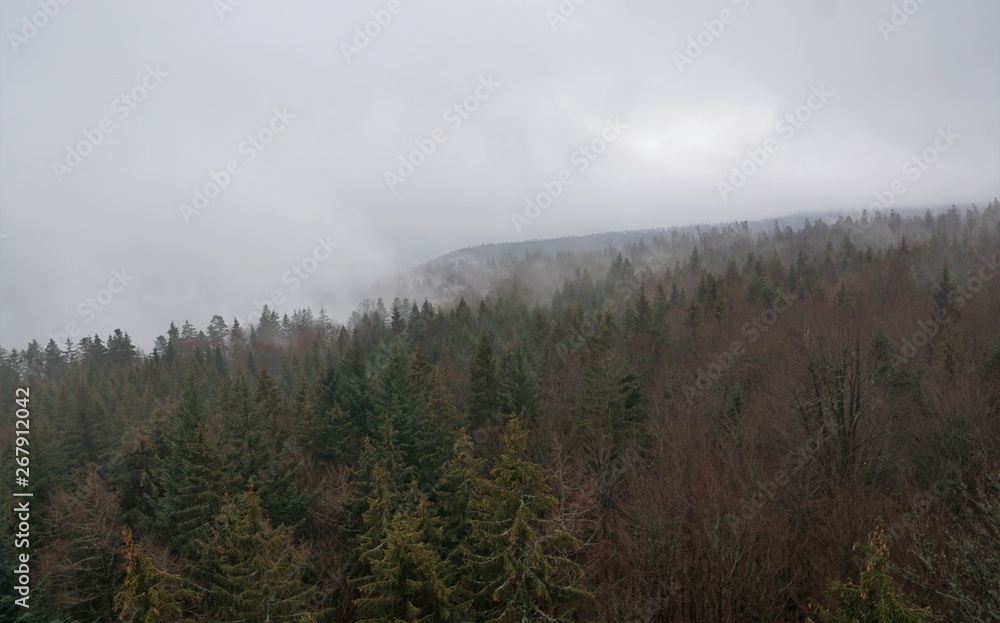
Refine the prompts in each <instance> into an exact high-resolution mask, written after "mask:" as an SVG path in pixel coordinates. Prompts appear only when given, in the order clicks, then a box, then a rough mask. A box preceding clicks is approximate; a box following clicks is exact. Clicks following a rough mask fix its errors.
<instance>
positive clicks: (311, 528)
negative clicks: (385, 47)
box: [0, 199, 1000, 623]
mask: <svg viewBox="0 0 1000 623" xmlns="http://www.w3.org/2000/svg"><path fill="white" fill-rule="evenodd" d="M494 251H495V252H494ZM518 251H523V253H519V254H515V253H514V252H512V251H511V250H510V249H507V250H506V251H503V250H490V251H489V252H488V253H487V252H483V253H482V254H480V255H477V254H475V253H474V252H471V251H470V252H466V253H463V254H462V255H460V256H457V257H453V258H451V259H450V260H448V261H442V262H440V263H437V264H435V263H432V264H429V265H427V266H425V267H423V268H422V269H421V270H422V273H421V274H419V275H418V277H417V281H416V283H413V284H407V286H406V287H407V289H406V291H401V292H400V293H399V296H398V297H396V298H394V300H387V299H388V297H386V298H377V299H373V300H366V301H365V302H363V303H362V305H361V306H360V308H359V309H358V310H357V311H356V312H355V314H354V315H353V316H352V317H351V319H350V320H349V321H348V322H347V323H346V324H344V325H341V324H337V323H334V322H332V321H331V320H330V319H329V318H328V317H327V316H326V314H325V313H324V312H323V311H322V310H321V311H320V312H318V313H313V312H312V311H311V310H308V309H303V310H296V311H294V312H292V313H291V314H282V315H281V316H279V315H278V313H277V312H276V311H274V310H271V309H265V310H264V312H263V313H262V314H261V316H260V318H259V319H258V320H257V322H256V323H255V324H253V325H251V326H242V325H240V324H239V323H238V322H233V323H230V322H227V320H226V319H224V318H223V317H221V316H215V317H213V318H211V319H207V321H208V322H207V325H206V326H205V328H204V329H201V328H199V327H198V326H196V325H195V324H192V322H189V321H188V320H186V319H184V320H182V319H177V320H176V321H175V322H176V323H180V326H178V325H177V324H175V323H171V324H170V326H169V327H166V328H164V331H165V332H164V335H162V336H160V337H159V338H157V340H156V342H155V344H154V345H153V347H152V348H151V349H150V350H149V351H148V352H145V351H142V350H140V349H139V348H137V346H136V345H135V344H134V343H133V342H132V339H131V337H130V336H129V334H128V332H127V331H126V329H125V328H122V329H119V330H116V331H115V332H114V333H113V334H112V335H110V336H107V337H106V338H102V337H101V336H98V335H94V336H91V337H85V338H83V339H81V340H79V341H77V342H73V341H67V342H66V343H65V344H57V343H55V342H54V341H50V342H49V343H47V344H44V345H43V344H40V343H39V342H37V341H33V342H31V343H30V344H28V345H27V346H26V347H25V348H16V347H15V348H9V349H7V348H2V349H0V392H3V395H4V396H8V397H10V396H13V395H14V391H15V388H17V387H25V386H27V387H30V388H31V405H32V419H31V422H32V428H31V433H30V439H31V457H32V470H31V472H32V478H33V480H32V486H33V491H34V496H35V497H34V498H33V502H32V504H33V505H35V506H34V507H33V509H34V510H33V515H32V517H33V518H37V519H35V520H34V521H35V523H34V530H35V534H33V535H32V559H33V561H35V563H34V564H35V567H34V570H33V573H34V575H33V576H32V581H33V585H32V596H33V606H32V608H31V609H30V611H23V609H22V608H20V607H18V606H16V605H15V604H14V602H13V599H14V596H15V591H14V588H13V586H14V581H15V580H14V575H13V573H12V571H13V569H12V566H11V565H4V566H3V568H2V569H0V619H3V620H11V621H13V620H23V621H31V622H34V621H39V622H40V621H63V622H67V623H69V622H84V621H87V622H90V621H109V622H110V621H119V620H121V621H130V622H131V621H136V622H138V621H142V622H144V623H152V622H158V621H163V622H166V621H182V620H193V621H261V622H263V621H310V620H311V621H338V622H339V621H425V622H450V621H482V622H485V621H490V622H494V621H495V622H515V621H518V622H519V621H607V622H609V623H610V622H626V621H650V622H652V621H664V622H680V621H687V622H702V621H703V622H720V623H729V622H731V623H737V622H745V621H788V622H792V621H796V622H801V621H806V620H807V619H810V618H811V619H813V620H816V621H823V622H827V621H853V620H864V621H931V620H943V621H974V622H983V623H985V622H989V621H997V620H1000V614H998V613H1000V444H998V441H997V440H998V439H1000V381H998V379H1000V325H998V323H997V316H998V312H1000V278H998V275H1000V201H998V200H996V199H994V201H993V202H992V203H991V204H989V205H988V206H987V207H986V208H984V209H982V210H980V209H978V208H975V207H973V208H971V209H967V210H959V209H957V208H952V209H950V210H944V211H941V212H939V213H937V214H933V213H930V212H928V213H926V214H924V215H908V216H904V215H901V214H899V213H897V212H895V211H892V212H890V213H888V214H884V213H874V214H869V213H867V212H866V213H864V214H862V215H861V216H860V217H858V218H839V219H837V220H836V222H833V223H827V222H825V220H811V219H805V221H804V222H803V223H802V224H801V226H796V227H795V228H793V227H792V226H791V225H786V226H781V225H780V224H779V223H778V222H775V223H774V226H773V227H772V228H769V229H765V230H760V229H752V228H750V227H749V226H748V225H747V224H746V223H733V224H729V225H719V226H715V227H701V228H688V229H685V230H682V231H681V230H674V231H663V232H657V233H655V234H654V235H652V236H650V237H649V238H648V239H647V238H646V237H645V236H642V237H641V238H640V239H639V240H638V241H630V242H626V243H623V244H618V245H614V244H609V245H605V244H603V242H602V243H600V246H598V247H597V248H591V249H584V250H576V251H556V252H549V251H548V250H546V249H545V248H544V245H540V246H538V247H537V248H532V249H520V248H519V249H518ZM420 291H422V292H424V296H421V297H420V298H419V299H418V298H417V296H415V294H414V293H416V292H420ZM13 436H14V435H13V433H12V429H11V427H9V426H8V427H4V428H3V429H2V433H0V442H2V445H3V446H4V450H3V453H2V456H3V457H4V458H3V463H4V465H5V466H6V469H7V470H8V471H7V472H6V473H13V468H14V462H13V456H14V453H13V451H12V447H13V445H14V441H13ZM12 509H13V501H12V498H7V499H6V501H5V508H4V514H3V522H0V524H2V527H3V528H2V529H3V531H4V535H3V538H2V539H0V550H2V551H3V559H4V560H11V559H12V558H11V556H12V555H13V548H12V543H13V536H12V535H13V533H14V531H15V526H16V524H15V520H14V514H13V512H12ZM856 545H857V547H855V546H856ZM890 551H891V557H890V555H889V552H890Z"/></svg>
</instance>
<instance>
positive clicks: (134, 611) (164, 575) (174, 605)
mask: <svg viewBox="0 0 1000 623" xmlns="http://www.w3.org/2000/svg"><path fill="white" fill-rule="evenodd" d="M122 541H123V547H122V554H123V556H124V558H125V581H124V582H123V584H122V587H121V588H120V589H119V590H118V592H117V593H115V597H114V602H115V612H116V613H117V614H118V616H119V617H120V619H121V621H123V622H126V623H174V622H179V621H183V620H184V609H185V604H186V603H189V602H191V601H193V600H194V598H195V596H196V593H195V591H194V590H192V588H191V587H190V584H189V582H188V581H187V580H186V579H185V578H183V577H181V576H179V575H176V574H172V573H169V572H166V571H163V570H160V569H157V568H156V566H155V565H154V564H153V561H152V559H151V558H150V557H149V556H148V555H147V554H146V553H144V552H143V551H142V550H141V549H140V548H139V546H138V545H137V544H136V543H135V541H134V539H133V537H132V531H131V530H129V528H127V527H125V528H123V529H122Z"/></svg>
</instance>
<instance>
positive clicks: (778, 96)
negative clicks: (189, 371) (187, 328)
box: [0, 0, 1000, 349]
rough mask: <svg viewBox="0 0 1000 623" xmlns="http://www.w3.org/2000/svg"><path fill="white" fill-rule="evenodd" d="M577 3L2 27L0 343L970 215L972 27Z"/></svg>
mask: <svg viewBox="0 0 1000 623" xmlns="http://www.w3.org/2000/svg"><path fill="white" fill-rule="evenodd" d="M577 1H578V2H579V5H577V4H574V3H573V2H572V0H563V2H561V3H560V2H558V1H557V0H503V1H501V0H478V1H477V2H468V1H465V2H458V1H453V0H445V1H436V2H434V1H431V0H400V1H399V2H398V4H397V3H393V2H390V1H389V0H382V1H366V2H352V3H326V2H318V1H303V2H295V3H277V2H263V1H262V0H243V1H242V2H241V3H240V4H239V6H235V7H230V5H235V4H236V3H237V0H217V1H216V2H212V1H211V0H200V1H198V2H170V3H167V2H162V3H145V2H142V3H139V2H126V1H124V0H114V1H112V0H108V1H102V2H82V1H79V0H78V1H75V2H69V3H68V4H65V5H62V4H60V3H59V1H58V0H34V1H22V0H5V1H4V2H3V3H2V5H0V7H2V8H0V32H2V34H3V35H4V41H3V42H2V44H0V137H2V143H0V145H2V146H0V233H2V234H4V235H5V237H3V238H2V239H0V344H3V345H4V346H7V347H11V346H18V347H23V346H24V344H25V343H26V342H27V341H28V340H30V339H32V338H37V339H39V341H41V342H43V344H44V342H45V341H47V339H48V336H49V335H50V334H56V333H57V332H59V331H64V330H65V326H66V324H67V323H69V322H75V323H76V324H77V326H78V330H77V333H76V335H75V337H77V338H78V337H80V336H81V335H83V334H90V335H92V334H94V333H95V332H97V333H100V334H101V335H102V336H106V335H107V334H108V333H110V332H111V331H112V330H113V329H114V328H116V327H121V328H123V329H126V330H128V331H130V332H131V333H132V334H133V336H135V337H136V340H137V343H138V345H139V346H141V347H142V348H144V349H149V348H150V347H151V344H152V339H153V338H154V337H155V336H156V335H157V334H159V333H163V332H165V330H166V327H167V325H168V324H169V322H170V321H171V320H174V321H177V322H178V323H180V322H183V321H184V319H185V318H187V319H190V320H191V322H192V323H194V324H195V325H196V326H198V327H199V328H204V327H205V326H206V325H207V324H208V321H209V320H210V318H211V316H212V314H215V313H218V314H221V315H223V316H224V317H225V318H226V320H227V321H230V320H231V319H232V318H233V317H234V316H240V317H247V316H249V315H252V314H253V313H255V308H254V301H265V300H267V297H269V296H270V294H271V292H272V291H273V290H275V289H280V290H281V295H282V296H280V297H278V300H280V301H282V302H279V303H277V304H276V305H275V306H276V307H277V309H278V311H279V313H284V312H289V313H290V312H291V311H292V309H293V308H295V307H301V306H305V305H310V306H312V307H313V309H314V310H318V308H319V306H321V305H325V306H326V307H327V309H328V310H329V311H330V313H331V315H332V316H334V317H335V318H340V319H342V320H343V319H346V315H347V314H348V313H349V311H350V310H351V309H352V308H354V306H355V305H356V303H357V296H358V294H357V293H358V292H359V291H360V288H361V287H363V286H365V285H367V284H370V283H371V282H373V281H374V280H375V279H377V278H379V277H380V276H382V275H384V274H386V273H388V272H390V271H393V270H397V269H398V268H399V267H400V266H406V265H410V264H413V263H418V262H421V261H424V260H427V259H430V258H431V257H434V256H436V255H439V254H442V253H445V252H448V251H450V250H453V249H455V248H459V247H462V246H467V245H474V244H479V243H482V242H499V241H504V240H524V239H528V238H546V237H553V236H563V235H572V234H584V233H592V232H598V231H605V230H622V229H633V228H643V227H661V226H665V227H669V226H672V225H681V224H688V223H693V222H705V221H724V220H734V219H739V220H743V219H752V218H758V217H767V216H772V215H780V214H785V213H789V212H798V211H811V210H823V209H842V210H857V211H860V210H861V209H862V208H864V207H866V206H868V205H869V204H871V203H872V202H874V201H876V195H875V193H879V195H878V196H880V197H882V198H883V200H884V201H885V203H888V202H889V200H892V201H893V202H894V203H895V205H903V206H929V207H935V206H940V205H945V204H948V205H950V204H952V203H968V202H978V203H979V204H980V205H982V204H984V203H986V202H987V201H989V200H991V199H992V198H993V197H994V196H995V195H997V194H1000V37H998V36H997V33H998V29H1000V4H998V3H997V2H996V1H995V0H956V1H953V2H947V3H946V2H944V1H943V0H926V1H925V2H923V3H922V4H921V3H920V2H918V1H917V0H908V1H907V2H895V3H894V2H888V1H882V0H878V1H873V2H863V3H862V2H839V1H837V0H811V1H800V2H794V3H793V2H764V1H763V0H739V2H730V1H718V0H716V1H712V2H694V1H689V2H663V1H657V2H653V1H651V0H618V1H616V2H611V1H610V0H585V1H581V0H577ZM560 6H562V7H563V13H564V14H566V15H565V19H562V17H563V15H560V14H559V13H558V11H559V7H560ZM894 6H896V9H894ZM220 7H225V8H226V9H228V8H232V10H231V11H229V10H222V9H220ZM569 7H572V8H573V9H574V10H575V11H574V12H573V13H572V14H569V13H570V11H569V10H568V8H569ZM46 8H47V9H48V11H49V12H50V13H53V15H51V16H47V15H45V13H44V11H45V9H46ZM390 9H393V10H395V14H392V13H391V11H390ZM379 11H383V12H382V13H378V12H379ZM724 11H728V12H726V13H724ZM894 11H895V23H896V24H897V25H898V27H897V26H894V25H892V22H891V20H892V18H893V14H894ZM373 12H376V17H379V16H381V18H382V21H383V22H386V21H387V22H388V23H386V24H385V25H384V26H378V24H377V23H375V22H373V20H375V19H376V17H373ZM39 15H41V17H39ZM387 15H389V16H391V20H387V19H386V16H387ZM557 15H558V16H559V19H556V18H555V17H554V16H557ZM901 16H905V18H906V19H905V23H903V22H904V20H903V19H902V18H901ZM32 20H34V21H35V24H37V25H29V26H26V23H28V24H30V22H31V21H32ZM880 20H883V23H882V25H881V26H880V24H879V22H880ZM368 22H372V24H368ZM706 22H707V24H706ZM366 24H367V28H368V29H369V32H371V33H377V34H375V36H373V37H371V38H370V41H369V42H368V43H367V44H365V41H364V38H363V37H361V38H359V37H358V34H357V32H358V31H357V30H356V29H357V28H360V29H362V30H364V29H365V28H366ZM710 30H714V31H715V33H717V34H712V33H711V32H709V31H710ZM701 31H705V32H703V33H702V32H701ZM699 33H701V34H699ZM689 37H691V38H692V39H691V41H693V42H694V43H693V44H692V43H691V42H689V40H688V38H689ZM344 43H347V44H350V45H354V44H355V43H358V44H359V45H358V47H357V49H355V50H353V51H351V50H349V51H348V53H347V54H345V50H344V47H343V45H342V44H344ZM705 43H707V45H705V46H704V47H702V44H705ZM362 45H364V46H365V47H364V48H363V49H362V48H361V46H362ZM692 46H694V47H692ZM677 54H680V55H684V56H686V57H689V58H690V57H693V56H697V58H691V61H692V62H690V63H688V62H687V61H686V60H684V59H682V58H680V57H679V56H677ZM346 56H350V59H349V60H348V59H347V58H345V57H346ZM144 80H145V86H143V84H144V82H143V81H144ZM486 84H490V85H491V86H490V87H489V88H486V87H485V86H480V87H479V89H478V91H477V86H479V85H486ZM153 87H155V88H153ZM133 90H135V94H136V96H137V98H142V99H143V101H141V102H134V101H130V102H123V101H121V100H120V98H121V96H122V94H126V95H128V94H129V93H131V92H133ZM817 92H822V93H826V94H828V95H825V96H824V97H823V98H819V97H816V96H813V97H812V99H810V96H811V94H812V93H817ZM129 97H130V98H131V96H129ZM116 100H117V101H116ZM810 104H811V105H812V107H811V108H810V107H809V106H810ZM455 105H458V106H459V108H458V109H457V110H455V109H453V107H454V106H455ZM802 107H805V108H802ZM449 109H452V110H451V113H447V112H446V111H448V110H449ZM473 109H474V110H473ZM797 109H798V110H800V119H802V118H804V117H808V120H805V121H800V120H795V121H794V123H793V122H790V121H784V122H782V118H783V117H784V115H786V113H793V114H794V113H795V111H796V110H797ZM275 110H277V111H278V112H279V116H278V118H274V115H275ZM282 111H284V112H282ZM126 113H127V116H126ZM292 117H294V118H292ZM616 119H617V120H618V125H619V127H621V128H623V129H622V130H621V132H620V135H617V136H615V135H614V132H607V131H605V126H606V123H607V121H606V120H610V121H612V122H614V120H616ZM102 120H105V121H104V124H105V125H104V126H103V127H104V128H111V129H112V131H110V132H105V131H103V130H102V129H101V127H102V126H101V123H102ZM949 128H951V131H950V133H949V131H948V129H949ZM438 129H440V130H439V131H438V132H436V133H435V130H438ZM85 132H86V133H88V134H89V136H90V137H99V138H100V142H99V143H98V144H97V145H96V146H94V147H93V148H92V153H89V155H86V156H84V157H82V158H81V159H80V162H79V163H78V166H74V167H70V166H69V164H76V160H75V157H74V156H68V155H67V147H73V148H74V149H75V148H76V147H77V146H78V144H79V143H80V142H81V141H84V142H87V141H88V140H89V139H87V138H86V135H85ZM602 133H603V134H604V135H605V137H609V136H615V138H614V140H613V142H608V143H606V142H602V141H603V139H601V138H600V137H601V136H602ZM254 135H259V139H260V141H269V142H268V144H267V145H263V144H262V143H260V142H258V143H257V145H260V148H258V147H256V146H254V144H253V143H252V142H246V141H248V137H251V136H254ZM946 136H947V137H948V138H945V137H946ZM435 137H436V138H437V141H435ZM415 141H416V142H415ZM592 141H594V142H593V144H592V147H593V148H594V149H597V150H600V149H602V148H606V150H605V151H604V152H603V153H601V154H599V155H598V154H596V153H592V155H591V157H589V158H588V157H586V156H584V155H581V154H580V153H576V154H575V156H574V153H575V150H577V149H578V148H579V147H581V146H586V145H588V144H591V142H592ZM935 141H936V145H935ZM245 142H246V143H245ZM419 144H422V145H424V147H425V151H430V146H433V153H431V154H430V155H428V156H423V154H419V155H412V156H411V152H413V151H414V150H416V149H418V146H419ZM83 149H84V151H87V145H86V144H85V145H84V146H83ZM925 150H929V151H927V152H926V154H925V155H926V156H927V157H928V158H929V159H930V160H933V161H934V162H933V164H930V163H923V162H920V163H912V162H911V163H910V164H909V165H906V163H907V161H908V160H909V159H910V158H912V157H913V156H917V155H920V154H924V153H925ZM754 154H756V157H757V158H758V160H759V162H760V163H761V164H757V163H752V158H753V157H754ZM421 156H423V157H422V158H421ZM400 157H403V158H404V159H406V158H410V160H411V162H412V163H414V164H417V163H420V164H419V166H415V167H414V168H413V170H412V175H409V176H408V177H404V176H403V175H402V174H401V173H400V170H401V169H400V166H401V165H400ZM251 158H252V159H251ZM581 158H582V159H581ZM748 159H751V160H748ZM67 161H68V162H69V164H67ZM230 161H235V162H233V163H232V164H230ZM421 161H422V162H421ZM584 161H586V163H587V164H586V170H583V166H584V165H583V164H582V163H583V162H584ZM744 161H747V162H750V163H751V164H746V162H744ZM53 162H58V163H61V164H60V165H59V166H56V167H55V169H57V170H54V167H53ZM227 165H229V166H231V167H234V168H232V169H231V170H232V171H235V172H236V174H235V175H230V176H229V177H230V179H229V182H228V185H227V186H226V187H225V188H224V189H222V190H221V192H220V193H219V195H218V197H216V198H214V199H212V200H211V201H210V202H209V203H208V205H207V207H204V208H203V209H201V210H200V211H198V212H197V213H193V212H192V211H191V210H186V211H185V210H181V209H180V208H179V207H178V206H179V205H180V204H182V203H183V204H187V205H188V206H192V205H193V200H194V196H193V195H194V189H196V188H197V189H206V185H208V184H210V183H211V182H212V177H211V176H212V174H213V173H216V179H217V180H222V181H224V180H225V175H219V174H218V172H219V171H225V169H226V167H227ZM741 165H742V166H744V169H745V171H753V172H752V173H751V174H750V175H748V176H747V177H746V179H745V182H741V185H737V184H735V183H734V180H735V181H737V182H738V181H739V180H740V178H739V176H738V175H737V176H735V178H734V174H733V167H740V166H741ZM63 167H65V168H63ZM69 169H71V170H69ZM402 171H403V172H404V173H408V172H409V170H408V169H407V168H406V167H405V166H404V167H403V168H402ZM387 172H391V173H394V174H396V175H399V176H400V179H401V180H402V181H400V180H399V179H397V180H396V182H393V178H391V176H390V178H389V179H388V180H387V177H386V173H387ZM227 175H228V173H227ZM560 175H562V176H563V178H562V179H563V182H566V181H567V180H569V182H568V183H562V182H559V183H557V182H556V180H559V178H560ZM720 182H723V183H724V184H729V186H721V187H720V185H719V183H720ZM894 182H896V186H895V191H893V190H892V188H893V187H892V184H893V183H894ZM546 183H548V186H549V188H550V190H552V194H553V195H555V194H558V196H556V197H554V198H553V199H552V200H551V202H546V200H545V199H544V198H543V199H542V203H546V205H545V206H543V207H544V209H539V210H538V211H537V212H534V213H533V216H532V214H528V216H527V217H525V214H526V212H525V210H526V205H527V204H526V203H525V201H526V198H529V197H531V198H536V199H537V198H538V196H539V194H540V193H544V192H546V191H545V186H544V185H545V184H546ZM390 186H391V187H392V188H391V189H390ZM727 188H728V190H726V189H727ZM206 190H211V188H208V189H206ZM723 195H725V198H723ZM202 205H204V204H202ZM515 214H520V215H521V216H522V218H523V219H526V221H527V222H526V223H525V221H524V220H521V221H520V227H517V226H515V223H514V222H513V220H512V215H515ZM185 216H186V218H185ZM514 220H517V219H514ZM317 238H320V239H323V240H324V241H325V242H326V249H324V248H323V245H321V244H320V243H319V242H318V241H317ZM331 244H337V245H339V247H337V248H335V249H332V250H329V249H330V248H331V247H330V245H331ZM324 258H325V259H324ZM303 262H305V264H304V268H302V267H301V266H303ZM296 266H300V268H299V272H298V274H300V275H304V276H307V277H308V278H300V277H298V276H296V274H297V273H296V272H295V267H296ZM123 269H124V272H125V275H124V276H125V277H126V281H128V283H127V285H126V286H125V287H124V288H122V286H121V285H120V283H119V282H118V281H114V282H113V283H110V282H112V280H113V278H114V274H113V271H119V272H121V271H122V270H123ZM309 269H312V270H313V272H309ZM128 277H132V279H130V280H129V279H127V278H128ZM109 285H110V286H111V289H108V291H107V292H106V293H103V294H101V290H102V289H106V288H109ZM112 289H115V290H121V291H120V292H118V293H113V292H112V291H111V290H112ZM88 297H95V298H94V300H95V302H96V303H97V305H98V306H100V307H101V308H102V309H101V311H100V312H97V311H96V309H95V307H94V306H91V305H90V304H89V303H87V298H88ZM109 299H110V301H109ZM102 300H103V301H104V302H107V305H106V306H105V305H103V304H102V303H101V302H100V301H102ZM81 306H82V308H81ZM88 309H94V311H93V312H90V311H87V310H88Z"/></svg>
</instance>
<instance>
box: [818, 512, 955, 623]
mask: <svg viewBox="0 0 1000 623" xmlns="http://www.w3.org/2000/svg"><path fill="white" fill-rule="evenodd" d="M855 548H857V546H855ZM862 551H863V552H864V555H865V570H864V571H863V572H862V573H861V578H860V579H859V582H860V583H859V584H855V583H853V582H832V583H831V584H830V598H831V599H832V601H833V602H834V604H835V606H834V609H833V610H827V609H826V608H824V607H822V606H820V605H817V604H811V605H810V609H812V610H815V612H816V615H817V616H818V617H819V621H820V623H924V622H926V623H933V622H934V621H938V620H939V619H938V617H937V616H935V615H934V613H933V612H932V611H931V610H930V609H929V608H916V607H914V606H911V605H909V604H908V603H907V600H906V598H905V597H904V596H903V595H902V594H901V593H900V592H899V591H898V590H897V589H896V588H895V586H894V582H893V580H892V577H891V576H890V575H889V545H888V542H887V541H886V538H885V524H884V523H883V521H882V520H881V519H880V520H879V523H878V526H877V527H876V528H875V531H874V532H872V533H871V534H870V535H868V543H867V545H865V546H864V547H863V548H862ZM810 622H812V619H810Z"/></svg>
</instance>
